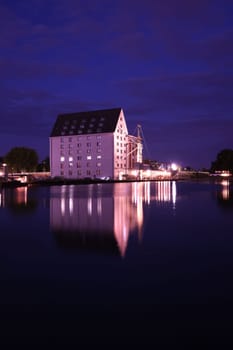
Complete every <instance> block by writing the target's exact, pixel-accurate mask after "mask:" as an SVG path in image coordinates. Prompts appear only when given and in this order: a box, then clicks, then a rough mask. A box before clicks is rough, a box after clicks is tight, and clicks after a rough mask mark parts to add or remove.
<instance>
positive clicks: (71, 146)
mask: <svg viewBox="0 0 233 350" xmlns="http://www.w3.org/2000/svg"><path fill="white" fill-rule="evenodd" d="M73 146H74V145H73V144H71V143H70V144H69V146H68V148H69V149H71V148H73ZM82 146H83V147H84V144H83V143H81V142H79V143H77V147H78V148H80V147H82ZM92 146H93V144H91V142H87V143H86V147H92ZM96 146H97V147H100V146H101V142H96ZM64 148H65V147H64V144H63V143H61V144H60V149H64Z"/></svg>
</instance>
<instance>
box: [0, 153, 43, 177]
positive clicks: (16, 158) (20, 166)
mask: <svg viewBox="0 0 233 350" xmlns="http://www.w3.org/2000/svg"><path fill="white" fill-rule="evenodd" d="M4 160H5V162H6V163H7V166H8V169H9V170H10V171H14V172H21V171H35V170H36V167H37V165H38V155H37V152H36V151H35V150H34V149H31V148H27V147H14V148H12V149H11V150H10V151H9V152H8V153H7V154H6V156H5V159H4Z"/></svg>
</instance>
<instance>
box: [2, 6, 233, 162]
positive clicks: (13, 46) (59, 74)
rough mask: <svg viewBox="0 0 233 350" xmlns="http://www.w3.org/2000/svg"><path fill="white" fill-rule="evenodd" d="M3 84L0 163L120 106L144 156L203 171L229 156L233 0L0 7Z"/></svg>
mask: <svg viewBox="0 0 233 350" xmlns="http://www.w3.org/2000/svg"><path fill="white" fill-rule="evenodd" d="M0 77H1V78H0V99H1V103H0V114H1V126H0V155H4V154H6V153H7V152H8V151H9V150H10V149H11V148H12V147H14V146H26V147H32V148H34V149H36V150H37V152H38V154H39V156H40V159H43V158H44V157H46V156H47V155H49V135H50V132H51V130H52V127H53V124H54V122H55V120H56V117H57V114H59V113H66V112H80V111H83V110H92V109H102V108H114V107H122V108H123V110H124V113H125V116H126V120H127V124H128V129H129V132H130V133H132V134H133V133H134V132H135V128H136V125H137V124H141V125H142V129H143V134H144V138H145V142H146V147H145V156H146V157H150V158H152V159H156V160H159V161H166V162H170V161H176V162H178V163H180V164H181V165H183V166H187V165H189V166H193V167H195V168H201V167H209V166H210V164H211V161H212V160H214V159H215V158H216V154H217V153H218V151H220V150H221V149H223V148H233V1H232V0H229V1H228V0H210V1H207V0H117V1H115V0H0Z"/></svg>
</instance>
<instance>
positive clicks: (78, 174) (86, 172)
mask: <svg viewBox="0 0 233 350" xmlns="http://www.w3.org/2000/svg"><path fill="white" fill-rule="evenodd" d="M68 174H69V176H73V175H75V176H85V175H87V176H91V175H92V174H93V173H92V172H91V171H90V170H86V171H85V172H84V171H82V170H78V171H77V172H74V171H73V170H69V172H68ZM60 175H61V176H64V175H65V172H64V171H63V170H61V172H60ZM93 175H94V176H95V175H96V176H99V175H101V171H100V169H97V170H96V172H95V174H93Z"/></svg>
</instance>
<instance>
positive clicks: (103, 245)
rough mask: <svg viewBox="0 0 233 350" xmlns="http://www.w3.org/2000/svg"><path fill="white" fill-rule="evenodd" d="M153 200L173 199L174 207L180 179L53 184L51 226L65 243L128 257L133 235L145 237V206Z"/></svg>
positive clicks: (171, 201) (59, 242)
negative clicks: (130, 240) (75, 184)
mask: <svg viewBox="0 0 233 350" xmlns="http://www.w3.org/2000/svg"><path fill="white" fill-rule="evenodd" d="M106 186H108V187H106ZM106 189H107V191H106ZM152 201H159V202H170V203H172V204H173V207H174V206H175V202H176V183H175V182H174V181H173V182H170V181H164V182H154V183H150V182H133V183H117V184H114V185H112V186H111V185H110V186H109V185H104V184H98V185H96V184H95V185H87V187H86V186H72V185H70V186H65V185H64V186H61V187H57V186H56V187H51V189H50V228H51V230H52V231H53V232H54V234H55V237H56V241H57V243H58V244H59V245H61V246H62V247H66V248H79V249H84V250H86V249H94V250H98V251H102V252H106V253H107V252H108V253H109V252H111V253H116V254H119V253H120V255H121V256H122V257H124V256H125V253H126V248H127V245H128V241H129V236H130V235H131V234H132V233H135V232H136V234H137V235H138V239H139V241H140V240H141V239H142V232H143V221H144V206H150V204H151V202H152Z"/></svg>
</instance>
